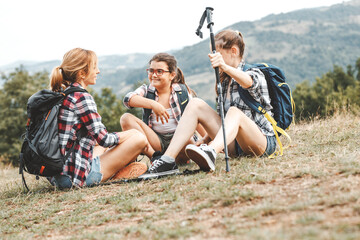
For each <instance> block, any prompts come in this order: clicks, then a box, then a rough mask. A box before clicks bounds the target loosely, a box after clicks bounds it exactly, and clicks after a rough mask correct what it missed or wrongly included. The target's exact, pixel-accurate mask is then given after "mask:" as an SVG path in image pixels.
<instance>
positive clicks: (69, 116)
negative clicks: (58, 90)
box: [58, 83, 120, 187]
mask: <svg viewBox="0 0 360 240" xmlns="http://www.w3.org/2000/svg"><path fill="white" fill-rule="evenodd" d="M70 87H81V88H82V86H81V85H80V84H78V83H74V84H71V86H70ZM58 118H59V122H58V126H59V138H60V151H61V153H62V154H63V155H66V153H67V152H68V151H70V150H71V147H72V146H73V144H76V142H75V141H76V133H77V132H78V131H80V129H81V128H85V129H86V130H87V135H86V136H85V137H82V138H81V139H80V142H79V144H76V145H75V152H74V153H75V157H74V158H73V156H72V154H70V156H69V158H68V159H67V160H66V162H65V165H64V169H63V172H62V174H63V175H67V176H69V177H70V179H71V180H72V182H73V184H74V185H77V186H80V187H81V186H83V185H84V183H85V179H86V176H87V175H88V173H89V172H90V169H91V161H92V151H93V148H94V146H95V144H96V142H97V143H98V144H99V145H100V146H103V147H112V146H114V145H117V144H118V143H119V140H120V139H119V137H118V135H117V134H116V133H108V132H107V130H106V128H105V126H104V124H102V122H101V116H100V115H99V113H98V112H97V107H96V103H95V101H94V98H93V97H92V96H91V95H90V94H89V93H88V92H74V93H71V94H69V95H68V96H67V97H66V98H65V99H64V101H63V104H62V106H61V108H60V112H59V117H58Z"/></svg>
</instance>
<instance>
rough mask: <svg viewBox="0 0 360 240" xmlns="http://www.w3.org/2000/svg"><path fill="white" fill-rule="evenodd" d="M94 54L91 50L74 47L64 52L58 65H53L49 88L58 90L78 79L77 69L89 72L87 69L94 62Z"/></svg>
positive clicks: (95, 58)
mask: <svg viewBox="0 0 360 240" xmlns="http://www.w3.org/2000/svg"><path fill="white" fill-rule="evenodd" d="M96 60H97V57H96V54H95V52H93V51H91V50H86V49H82V48H74V49H71V50H70V51H68V52H67V53H65V55H64V57H63V60H62V63H61V64H60V66H58V67H55V68H54V69H53V70H52V72H51V75H50V88H51V90H53V91H55V92H60V91H62V90H64V89H65V88H66V87H68V86H69V85H70V84H71V83H75V82H76V81H77V80H78V79H77V78H78V73H79V71H81V70H82V71H84V72H85V74H88V73H89V69H90V68H91V67H93V65H94V64H96Z"/></svg>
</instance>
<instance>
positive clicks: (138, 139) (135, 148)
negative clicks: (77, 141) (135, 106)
mask: <svg viewBox="0 0 360 240" xmlns="http://www.w3.org/2000/svg"><path fill="white" fill-rule="evenodd" d="M118 134H119V136H120V142H119V145H117V146H115V147H113V148H110V149H109V150H107V151H105V152H104V153H103V154H102V155H100V165H101V173H102V174H103V179H102V181H106V180H108V179H109V178H110V177H111V176H113V175H114V174H115V173H116V172H118V171H119V170H120V169H121V168H123V167H125V166H126V165H127V164H129V163H130V162H133V161H135V159H136V157H137V156H138V155H139V154H140V153H141V152H142V151H143V150H144V148H145V147H146V146H147V144H148V142H147V140H146V137H145V136H144V135H143V134H142V133H141V132H139V131H137V130H135V129H132V130H128V131H124V132H120V133H118Z"/></svg>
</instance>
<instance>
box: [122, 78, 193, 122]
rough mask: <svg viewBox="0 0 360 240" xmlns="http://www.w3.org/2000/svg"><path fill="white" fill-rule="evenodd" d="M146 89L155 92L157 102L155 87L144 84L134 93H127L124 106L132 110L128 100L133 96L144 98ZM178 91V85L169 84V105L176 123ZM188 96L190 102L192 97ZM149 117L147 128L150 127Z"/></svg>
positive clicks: (179, 115)
mask: <svg viewBox="0 0 360 240" xmlns="http://www.w3.org/2000/svg"><path fill="white" fill-rule="evenodd" d="M148 89H151V90H153V91H155V101H156V102H157V101H159V96H158V93H157V91H156V89H155V87H154V86H153V85H151V84H150V85H149V86H148V85H146V84H143V85H141V86H140V87H138V88H137V89H136V90H135V91H134V92H129V93H128V94H126V96H125V97H124V105H125V106H126V107H127V108H132V107H131V106H130V105H129V102H130V99H131V98H132V97H133V96H135V95H138V96H141V97H145V96H146V94H147V91H148ZM180 90H181V87H180V86H179V84H177V83H173V84H171V95H170V100H169V103H170V106H171V110H172V113H173V115H174V117H175V119H176V122H177V123H179V121H180V117H181V109H180V105H179V101H178V97H177V94H176V91H180ZM188 95H189V100H190V99H191V98H192V96H191V94H190V93H189V94H188ZM152 114H153V112H151V115H152ZM151 115H150V117H149V127H152V122H151Z"/></svg>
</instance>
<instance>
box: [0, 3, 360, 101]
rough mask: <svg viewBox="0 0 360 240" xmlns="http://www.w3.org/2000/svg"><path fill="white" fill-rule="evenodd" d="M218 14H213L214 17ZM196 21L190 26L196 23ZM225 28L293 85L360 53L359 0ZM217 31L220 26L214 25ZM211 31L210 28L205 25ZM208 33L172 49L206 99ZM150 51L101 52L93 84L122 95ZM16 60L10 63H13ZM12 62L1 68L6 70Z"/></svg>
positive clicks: (139, 76) (39, 66) (140, 75)
mask: <svg viewBox="0 0 360 240" xmlns="http://www.w3.org/2000/svg"><path fill="white" fill-rule="evenodd" d="M215 19H216V15H214V20H215ZM196 27H197V26H196V23H194V32H195V29H196ZM228 28H231V29H234V30H239V31H241V32H242V33H243V35H244V40H245V43H246V50H245V55H246V61H247V62H268V63H272V64H275V65H278V66H279V67H281V68H282V69H283V70H284V71H285V74H286V76H287V79H288V82H289V83H290V85H291V86H292V87H293V88H294V87H295V85H296V84H297V83H300V82H302V81H303V80H305V79H307V80H310V81H315V78H316V77H318V76H321V75H322V74H323V73H326V72H328V71H329V70H332V68H333V65H334V64H336V65H339V66H342V67H345V66H347V65H349V64H351V65H353V64H354V63H355V61H356V60H357V59H358V58H359V57H360V0H353V1H349V2H344V3H341V4H336V5H333V6H330V7H320V8H312V9H303V10H298V11H293V12H289V13H282V14H271V15H268V16H266V17H264V18H262V19H260V20H257V21H253V22H248V21H246V22H244V21H242V22H238V23H235V24H233V25H231V26H229V27H228ZM214 29H215V31H220V30H221V29H216V25H214ZM203 32H204V36H209V31H208V29H205V27H204V29H203ZM208 52H209V39H205V40H204V41H202V42H200V43H198V44H195V45H193V46H187V47H184V48H183V49H181V50H178V51H173V52H171V53H172V54H174V55H175V56H176V58H177V60H178V62H179V67H180V68H181V69H182V70H183V72H184V74H185V76H186V82H187V83H188V84H189V85H190V87H192V88H193V89H194V90H195V91H196V92H197V93H198V95H199V97H201V98H204V99H205V100H207V101H208V102H212V101H214V94H215V93H214V94H209V89H210V90H211V92H213V90H212V89H214V82H215V80H214V71H213V70H212V68H211V67H210V64H209V60H208V57H207V54H208ZM152 55H153V54H130V55H111V56H101V57H99V62H100V67H101V69H100V70H101V74H100V76H99V81H98V83H97V85H96V88H95V89H100V88H102V87H105V86H109V87H112V88H113V90H114V92H116V93H117V94H119V95H122V94H124V93H126V92H127V91H129V90H130V89H131V88H132V87H133V84H134V83H137V82H142V81H144V80H146V78H147V76H146V73H145V69H146V65H147V62H148V60H149V59H150V58H151V56H152ZM58 64H59V61H51V62H44V63H24V64H23V65H24V66H25V68H26V69H28V70H29V71H38V70H44V69H45V70H47V71H49V72H50V71H51V69H52V68H53V67H54V66H56V65H58ZM13 68H14V66H12V69H13ZM9 69H10V68H6V69H4V68H3V67H0V70H1V71H9Z"/></svg>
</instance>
